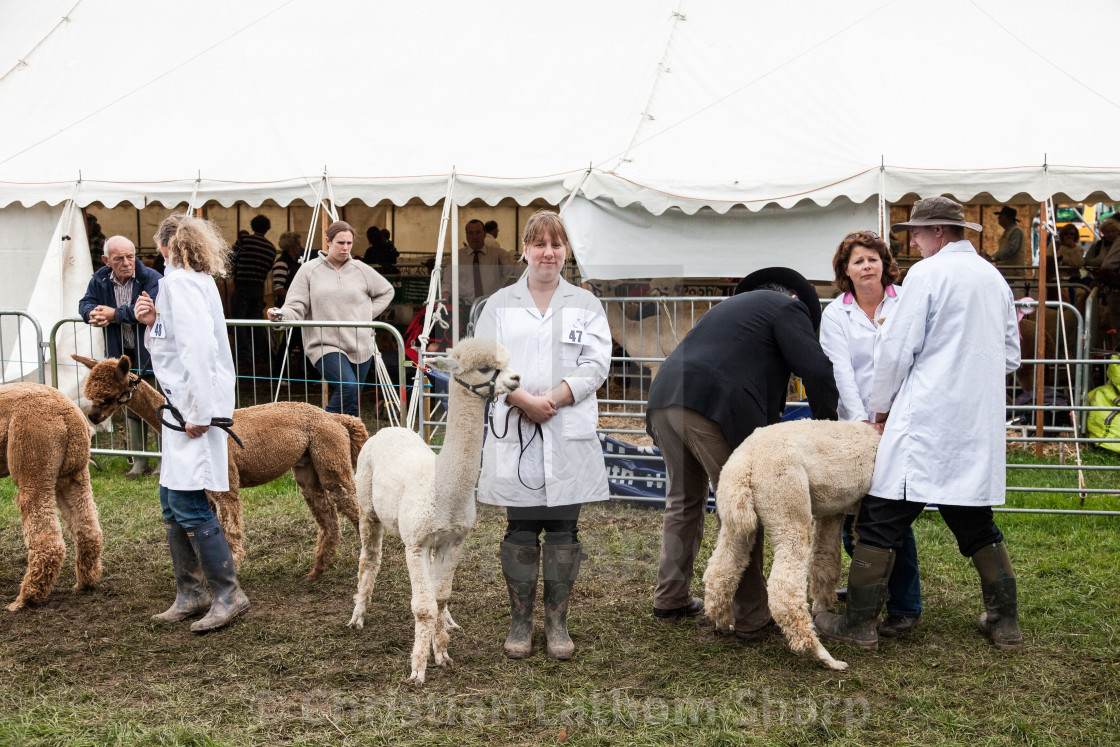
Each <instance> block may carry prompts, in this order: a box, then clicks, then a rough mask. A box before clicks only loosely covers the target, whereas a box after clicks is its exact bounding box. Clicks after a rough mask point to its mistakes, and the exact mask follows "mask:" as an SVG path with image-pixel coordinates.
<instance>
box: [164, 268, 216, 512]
mask: <svg viewBox="0 0 1120 747" xmlns="http://www.w3.org/2000/svg"><path fill="white" fill-rule="evenodd" d="M155 303H156V321H155V323H154V324H153V325H152V326H151V327H148V329H147V331H146V332H145V334H146V338H145V342H146V343H147V345H148V350H150V351H151V354H152V370H153V371H154V372H155V375H156V379H158V380H159V385H160V388H161V389H163V393H164V396H166V397H167V401H168V402H170V403H171V404H172V405H174V406H175V407H176V408H178V410H179V412H181V413H182V414H183V419H184V420H186V422H188V423H192V424H194V425H209V424H210V420H211V418H217V417H222V418H229V417H233V407H234V399H235V397H234V387H235V379H236V374H235V373H234V369H233V356H232V355H231V353H230V349H229V338H228V337H227V336H226V320H225V316H224V315H223V314H222V299H221V297H220V296H219V295H218V287H217V286H216V285H215V284H214V279H213V278H212V277H210V276H209V275H207V274H205V273H202V272H196V271H195V270H187V269H183V268H180V267H175V266H174V265H167V269H166V272H165V273H164V276H163V279H162V280H160V281H159V295H158V296H156V299H155ZM163 418H164V420H166V421H167V422H169V423H173V422H175V420H174V418H173V417H172V416H171V414H170V413H169V412H167V411H166V410H165V411H164V413H163ZM162 438H163V462H162V465H161V467H160V476H159V484H160V485H162V486H163V487H165V488H169V489H171V490H200V489H206V490H214V491H219V492H220V491H225V490H229V471H228V469H229V465H228V458H229V455H228V453H227V441H226V439H227V435H226V432H225V431H223V430H221V429H220V428H211V429H210V430H208V431H206V433H204V434H203V435H201V436H200V437H198V438H190V437H189V436H188V435H187V434H186V433H182V432H180V431H173V430H171V429H170V428H164V429H163V433H162Z"/></svg>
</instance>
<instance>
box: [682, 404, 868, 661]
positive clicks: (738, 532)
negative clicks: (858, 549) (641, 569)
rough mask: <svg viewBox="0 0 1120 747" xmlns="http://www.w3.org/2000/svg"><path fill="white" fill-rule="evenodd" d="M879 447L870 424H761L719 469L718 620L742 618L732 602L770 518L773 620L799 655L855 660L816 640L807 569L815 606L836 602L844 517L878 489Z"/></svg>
mask: <svg viewBox="0 0 1120 747" xmlns="http://www.w3.org/2000/svg"><path fill="white" fill-rule="evenodd" d="M878 448H879V434H878V433H877V432H876V431H875V430H874V429H873V428H872V427H871V426H869V425H867V424H866V423H860V422H853V421H848V422H843V421H842V422H833V421H827V420H795V421H793V422H789V423H778V424H777V425H771V426H768V427H766V428H759V429H758V430H756V431H755V432H754V433H752V434H751V435H750V437H749V438H747V440H746V441H744V442H743V443H741V444H739V447H738V448H737V449H735V451H734V452H732V454H731V457H730V458H729V459H728V460H727V463H726V464H724V466H723V470H722V471H721V472H720V476H719V489H718V490H717V491H716V510H717V511H719V517H720V521H721V526H720V530H719V541H718V542H717V543H716V549H715V552H713V553H712V557H711V559H710V560H709V561H708V568H707V570H706V571H705V572H704V611H705V612H706V613H707V615H708V617H710V618H711V619H712V621H713V622H714V623H715V624H716V627H718V628H720V629H721V630H728V629H730V628H731V627H732V624H733V623H734V613H733V612H732V609H731V601H732V598H733V597H734V595H735V589H736V587H737V586H738V585H739V579H741V578H742V576H743V571H744V570H745V569H746V567H747V565H748V564H749V563H750V557H751V550H752V549H753V547H754V541H755V531H756V529H757V527H758V522H759V521H761V522H762V525H763V527H765V528H766V534H767V536H769V537H770V541H771V543H773V545H774V563H773V565H772V567H771V568H770V578H769V580H768V581H767V584H766V590H767V593H768V595H769V597H770V614H771V615H773V616H774V621H775V622H776V623H777V624H778V626H779V627H780V628H781V629H782V632H783V633H784V634H785V636H786V640H788V641H789V646H790V648H791V649H793V650H794V651H796V652H797V653H807V652H811V653H812V654H813V655H814V656H816V657H817V659H818V660H819V661H820V662H821V663H822V664H824V665H825V666H826V667H828V668H830V669H847V668H848V665H847V664H845V663H844V662H842V661H837V660H836V659H833V658H832V656H830V655H829V653H828V651H826V650H825V648H824V646H822V645H821V642H820V640H819V639H818V638H817V633H816V629H815V628H814V627H813V620H812V618H811V617H810V616H809V607H808V604H807V603H806V601H805V577H806V574H811V576H812V587H811V589H810V591H811V594H812V597H813V613H814V614H816V613H818V612H824V611H825V610H827V609H829V608H830V607H831V606H832V605H833V603H835V601H836V583H837V582H838V581H839V580H840V525H841V524H842V523H843V521H844V514H845V513H849V512H852V511H854V510H855V507H856V505H857V504H858V503H859V501H860V499H862V498H863V496H865V495H867V491H868V490H870V489H871V477H872V475H873V474H874V472H875V452H876V451H877V450H878ZM810 528H812V533H813V539H812V546H811V547H810V542H809V532H810ZM810 551H811V552H810Z"/></svg>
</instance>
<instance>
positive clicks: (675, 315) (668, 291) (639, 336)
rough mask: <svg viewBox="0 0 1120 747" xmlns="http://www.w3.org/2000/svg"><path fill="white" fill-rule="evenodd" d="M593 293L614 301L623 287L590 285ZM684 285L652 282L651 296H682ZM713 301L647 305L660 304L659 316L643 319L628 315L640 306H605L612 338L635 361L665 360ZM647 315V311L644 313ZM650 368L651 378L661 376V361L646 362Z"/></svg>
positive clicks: (662, 280)
mask: <svg viewBox="0 0 1120 747" xmlns="http://www.w3.org/2000/svg"><path fill="white" fill-rule="evenodd" d="M588 285H589V287H590V288H591V290H592V292H593V293H594V294H595V295H597V296H600V297H608V298H609V297H611V296H613V295H614V293H615V292H616V289H617V288H618V286H619V282H618V281H593V282H591V283H588ZM680 294H681V285H680V281H678V280H675V279H673V278H655V279H653V280H651V281H650V295H651V296H669V297H671V296H679V295H680ZM714 303H715V302H713V301H702V300H697V301H695V302H693V301H647V302H645V303H644V304H641V306H643V307H645V306H646V305H647V304H656V307H657V309H656V313H654V312H652V311H650V313H648V314H646V315H645V316H644V317H642V318H630V316H628V315H627V314H626V313H624V308H625V311H627V312H633V311H634V310H636V309H638V306H639V304H637V303H618V302H613V303H608V304H604V311H605V312H606V315H607V326H609V327H610V330H611V337H613V338H614V341H615V342H617V343H618V345H619V346H620V347H621V348H622V349H623V350H625V351H626V353H627V355H629V356H630V357H631V358H639V359H644V358H654V359H663V358H667V357H668V356H669V353H672V352H673V351H674V350H676V349H677V345H678V344H680V341H681V340H683V339H684V336H685V335H686V334H688V331H689V330H690V329H692V328H693V327H694V326H695V325H696V322H697V321H698V320H699V319H700V317H701V316H702V315H703V314H704V312H706V311H707V310H708V309H710V308H711V307H712V305H713V304H714ZM642 310H643V311H646V309H644V308H643V309H642ZM641 364H642V365H644V366H646V367H647V368H649V370H650V377H651V378H652V377H654V376H657V371H658V369H659V368H661V362H660V360H642V361H641Z"/></svg>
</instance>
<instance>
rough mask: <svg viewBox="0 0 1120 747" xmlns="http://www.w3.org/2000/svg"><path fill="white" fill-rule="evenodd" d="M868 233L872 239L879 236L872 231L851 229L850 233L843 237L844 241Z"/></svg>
mask: <svg viewBox="0 0 1120 747" xmlns="http://www.w3.org/2000/svg"><path fill="white" fill-rule="evenodd" d="M868 235H870V236H871V237H872V238H874V239H877V238H879V234H877V233H875V232H874V231H852V232H851V233H850V234H848V235H847V236H845V237H844V241H847V240H848V239H854V238H856V237H862V236H868Z"/></svg>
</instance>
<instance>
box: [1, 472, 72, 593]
mask: <svg viewBox="0 0 1120 747" xmlns="http://www.w3.org/2000/svg"><path fill="white" fill-rule="evenodd" d="M39 482H42V480H40V481H39ZM16 504H17V505H18V506H19V516H20V521H21V522H22V523H23V544H24V546H25V547H26V548H27V572H26V573H25V574H24V576H23V583H22V584H21V585H20V589H19V596H18V597H16V600H15V601H14V602H12V603H11V604H9V605H8V611H9V612H15V611H16V610H18V609H20V608H21V607H24V606H26V605H28V604H36V603H38V602H42V601H43V600H45V599H46V598H47V596H48V595H49V594H50V593H51V589H52V588H53V587H54V582H55V581H56V580H58V573H59V571H61V570H62V561H63V560H64V559H65V558H66V545H65V543H63V541H62V526H61V525H60V524H59V523H58V514H57V513H56V512H55V497H54V486H53V485H51V486H47V485H41V484H40V485H34V486H26V487H20V488H19V491H18V492H17V493H16Z"/></svg>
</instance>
